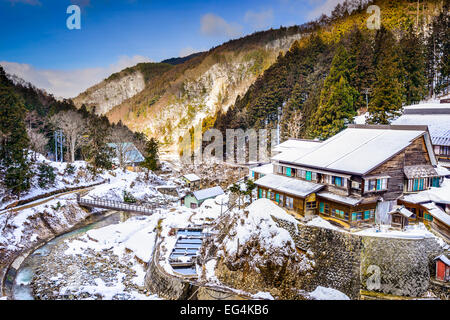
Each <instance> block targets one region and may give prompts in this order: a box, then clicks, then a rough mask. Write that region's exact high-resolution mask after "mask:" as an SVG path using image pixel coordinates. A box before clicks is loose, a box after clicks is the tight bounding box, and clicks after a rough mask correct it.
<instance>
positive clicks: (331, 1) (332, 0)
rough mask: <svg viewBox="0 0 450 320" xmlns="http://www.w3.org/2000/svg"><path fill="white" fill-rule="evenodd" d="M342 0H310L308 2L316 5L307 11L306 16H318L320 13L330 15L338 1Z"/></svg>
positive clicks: (341, 1)
mask: <svg viewBox="0 0 450 320" xmlns="http://www.w3.org/2000/svg"><path fill="white" fill-rule="evenodd" d="M343 2H344V0H310V3H311V4H313V5H315V6H316V7H315V8H314V9H313V10H312V11H311V12H309V14H308V18H309V19H315V18H319V17H320V16H321V15H322V14H326V15H330V13H331V12H332V11H333V9H334V8H335V7H336V6H337V4H338V3H343Z"/></svg>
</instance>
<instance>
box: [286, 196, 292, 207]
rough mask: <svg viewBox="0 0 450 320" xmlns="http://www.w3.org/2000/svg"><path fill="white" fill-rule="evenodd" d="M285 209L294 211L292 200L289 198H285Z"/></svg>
mask: <svg viewBox="0 0 450 320" xmlns="http://www.w3.org/2000/svg"><path fill="white" fill-rule="evenodd" d="M286 207H287V208H289V209H294V199H293V198H291V197H286Z"/></svg>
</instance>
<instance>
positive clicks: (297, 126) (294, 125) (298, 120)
mask: <svg viewBox="0 0 450 320" xmlns="http://www.w3.org/2000/svg"><path fill="white" fill-rule="evenodd" d="M302 120H303V113H302V112H301V111H300V110H295V111H294V113H293V115H292V118H291V119H290V120H289V122H288V123H287V135H288V136H289V137H291V138H295V139H297V138H300V134H301V132H302V129H303V126H304V125H305V124H304V122H303V121H302Z"/></svg>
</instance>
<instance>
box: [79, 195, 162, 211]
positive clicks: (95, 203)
mask: <svg viewBox="0 0 450 320" xmlns="http://www.w3.org/2000/svg"><path fill="white" fill-rule="evenodd" d="M77 200H78V203H79V204H80V205H85V206H88V207H97V208H104V209H116V210H121V211H131V212H140V213H146V214H152V213H153V212H154V208H153V207H152V208H147V207H144V206H139V205H134V204H128V203H124V202H119V201H114V200H89V199H83V198H78V199H77Z"/></svg>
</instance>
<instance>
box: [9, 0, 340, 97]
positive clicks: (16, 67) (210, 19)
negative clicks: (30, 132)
mask: <svg viewBox="0 0 450 320" xmlns="http://www.w3.org/2000/svg"><path fill="white" fill-rule="evenodd" d="M337 2H339V0H245V1H242V0H227V1H223V0H216V1H212V0H189V1H180V0H165V1H157V0H0V28H1V29H0V30H2V35H1V39H2V40H1V41H0V64H2V65H3V66H4V68H5V69H6V71H7V72H10V73H15V74H17V75H19V76H21V77H22V78H24V79H25V80H27V81H30V82H32V83H33V84H35V85H36V86H38V87H42V88H44V89H46V90H47V91H49V92H51V93H53V94H55V95H56V96H65V97H69V96H74V95H76V94H77V93H78V92H80V91H81V90H84V89H86V88H87V87H89V86H90V85H92V84H94V83H96V82H98V81H100V80H101V79H103V78H104V77H106V76H108V75H109V74H110V73H112V72H116V71H119V70H120V69H123V68H125V67H128V66H130V65H134V64H136V63H138V62H142V61H161V60H163V59H167V58H171V57H178V56H184V55H187V54H189V53H193V52H196V51H202V50H208V49H210V48H211V47H213V46H216V45H219V44H221V43H223V42H225V41H227V40H229V39H232V38H238V37H241V36H244V35H246V34H249V33H252V32H254V31H257V30H265V29H268V28H271V27H273V28H278V27H279V26H280V25H283V26H289V25H294V24H301V23H303V22H306V21H309V20H311V19H312V18H315V17H317V16H318V15H320V13H321V12H325V13H329V11H330V10H331V8H333V7H334V6H335V5H336V3H337ZM71 4H77V5H79V6H80V7H81V9H82V12H81V30H69V29H68V28H67V27H66V20H67V18H68V17H69V14H67V13H66V10H67V7H68V6H69V5H71ZM69 74H70V76H71V77H72V78H76V77H77V78H83V79H76V80H74V79H70V78H69V76H68V75H69ZM74 81H75V82H77V84H76V85H75V83H74Z"/></svg>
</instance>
